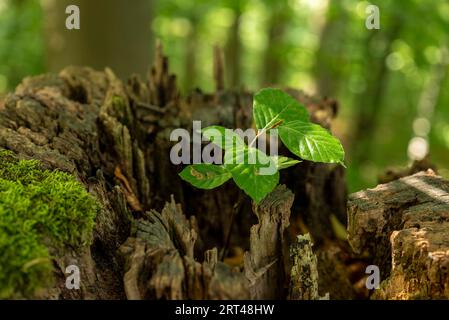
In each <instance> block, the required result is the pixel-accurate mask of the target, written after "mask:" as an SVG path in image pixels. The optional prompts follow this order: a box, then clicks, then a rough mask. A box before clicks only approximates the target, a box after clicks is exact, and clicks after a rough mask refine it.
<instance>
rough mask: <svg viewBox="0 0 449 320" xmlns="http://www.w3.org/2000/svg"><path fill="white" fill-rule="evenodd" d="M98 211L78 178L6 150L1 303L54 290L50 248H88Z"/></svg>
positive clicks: (2, 158) (1, 166) (1, 165)
mask: <svg viewBox="0 0 449 320" xmlns="http://www.w3.org/2000/svg"><path fill="white" fill-rule="evenodd" d="M98 209H99V206H98V204H97V202H96V200H95V198H94V197H93V196H91V195H90V194H89V193H88V192H87V191H86V190H85V189H84V187H83V186H82V185H81V184H80V183H79V182H78V181H76V179H75V178H74V177H73V176H71V175H69V174H67V173H64V172H60V171H49V170H43V169H41V168H40V167H39V162H37V161H31V160H17V159H16V158H15V157H14V155H13V154H12V153H10V152H8V151H4V150H3V151H2V150H0V299H4V298H11V297H28V296H32V295H33V293H34V292H35V291H36V289H39V288H42V287H46V286H48V285H49V284H51V281H52V262H51V257H50V253H49V249H48V247H49V246H51V247H52V248H56V249H58V248H61V249H62V248H64V247H66V246H72V247H79V246H83V245H88V244H89V243H90V242H91V237H92V230H93V227H94V219H95V215H96V213H97V211H98Z"/></svg>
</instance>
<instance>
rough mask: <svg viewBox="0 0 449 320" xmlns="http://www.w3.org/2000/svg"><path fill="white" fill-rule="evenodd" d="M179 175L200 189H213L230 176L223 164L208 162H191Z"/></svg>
mask: <svg viewBox="0 0 449 320" xmlns="http://www.w3.org/2000/svg"><path fill="white" fill-rule="evenodd" d="M179 176H180V177H181V178H182V179H183V180H185V181H187V182H189V183H190V184H192V185H193V186H195V187H197V188H200V189H214V188H216V187H218V186H221V185H222V184H223V183H225V182H226V181H228V180H229V179H230V178H231V176H232V175H231V173H230V172H229V171H228V170H226V168H225V167H224V166H220V165H214V164H209V163H200V164H193V165H190V166H187V167H185V168H184V170H182V171H181V173H180V174H179Z"/></svg>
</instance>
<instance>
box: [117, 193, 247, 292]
mask: <svg viewBox="0 0 449 320" xmlns="http://www.w3.org/2000/svg"><path fill="white" fill-rule="evenodd" d="M196 228H197V227H196V222H195V219H194V217H193V216H192V217H191V218H190V219H189V220H187V219H186V218H185V216H184V214H183V213H182V210H181V207H180V205H179V204H178V205H177V204H176V203H175V202H174V199H172V200H171V202H170V203H167V204H166V206H165V207H164V209H163V210H162V212H161V213H160V214H159V213H158V212H157V211H151V212H149V213H148V214H147V215H146V217H145V218H144V219H140V220H137V221H136V223H135V229H134V232H133V233H132V235H131V237H130V238H128V240H127V241H126V242H125V243H124V244H123V245H122V246H121V247H120V254H121V255H122V257H123V259H124V265H125V267H124V272H125V276H124V286H125V290H126V294H127V298H128V299H144V298H145V299H246V298H248V297H249V294H248V286H247V280H246V279H245V277H244V276H243V274H242V273H241V272H240V271H239V270H238V269H237V270H235V269H234V270H233V269H232V268H231V267H229V266H227V265H225V264H224V263H222V262H219V261H218V259H217V250H216V249H213V250H209V251H207V252H206V253H205V260H204V262H203V263H199V262H197V261H195V258H194V250H193V249H194V245H195V241H196V238H197V231H195V229H196Z"/></svg>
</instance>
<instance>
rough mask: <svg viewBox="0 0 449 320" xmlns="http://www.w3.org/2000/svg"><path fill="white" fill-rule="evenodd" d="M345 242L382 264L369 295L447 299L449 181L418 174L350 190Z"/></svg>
mask: <svg viewBox="0 0 449 320" xmlns="http://www.w3.org/2000/svg"><path fill="white" fill-rule="evenodd" d="M348 206H349V207H348V230H349V242H350V244H351V246H352V247H353V249H354V250H355V251H356V252H358V253H361V254H362V253H366V254H368V255H369V256H370V257H371V259H372V261H373V264H376V265H378V266H379V267H380V270H381V279H382V280H383V282H382V284H381V288H380V289H379V290H376V291H375V293H374V294H373V296H372V297H373V298H381V299H448V298H449V271H448V270H449V236H448V230H449V181H447V180H444V179H443V178H441V177H439V176H437V175H435V174H434V173H433V171H431V170H429V171H427V172H421V173H417V174H415V175H412V176H409V177H405V178H401V179H398V180H395V181H393V182H390V183H387V184H383V185H379V186H378V187H376V188H375V189H368V190H365V191H361V192H357V193H355V194H352V195H351V196H350V198H349V204H348Z"/></svg>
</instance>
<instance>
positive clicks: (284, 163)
mask: <svg viewBox="0 0 449 320" xmlns="http://www.w3.org/2000/svg"><path fill="white" fill-rule="evenodd" d="M271 159H273V161H274V162H275V163H276V168H277V169H278V170H282V169H287V168H290V167H293V166H294V165H296V164H298V163H300V162H301V161H299V160H296V159H292V158H289V157H284V156H274V157H271Z"/></svg>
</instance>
